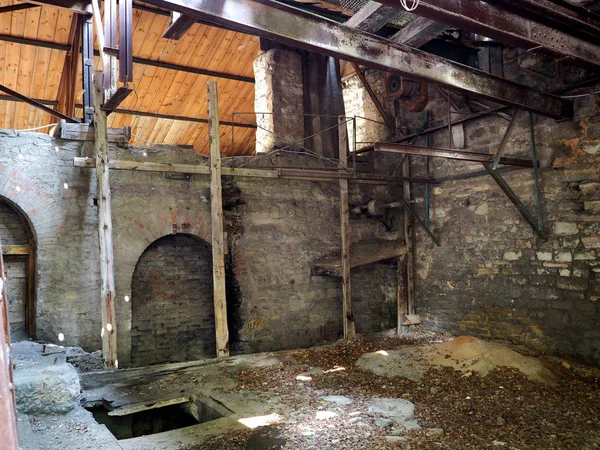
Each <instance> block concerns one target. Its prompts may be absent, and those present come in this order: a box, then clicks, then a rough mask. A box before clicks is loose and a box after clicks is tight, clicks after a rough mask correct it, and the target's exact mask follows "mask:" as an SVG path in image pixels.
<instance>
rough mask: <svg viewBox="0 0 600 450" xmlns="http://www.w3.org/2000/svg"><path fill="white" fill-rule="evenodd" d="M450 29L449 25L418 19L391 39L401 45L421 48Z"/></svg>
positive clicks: (423, 18) (422, 18)
mask: <svg viewBox="0 0 600 450" xmlns="http://www.w3.org/2000/svg"><path fill="white" fill-rule="evenodd" d="M448 28H449V27H448V25H445V24H443V23H440V22H435V21H433V20H429V19H426V18H425V17H417V18H415V19H414V20H411V21H410V22H409V23H408V24H407V25H406V26H405V27H404V28H402V29H401V30H400V31H398V32H397V33H396V34H394V35H392V36H391V37H390V38H389V39H390V40H391V41H394V42H398V43H400V44H406V45H410V46H411V47H415V48H419V47H422V46H424V45H425V44H427V43H428V42H429V41H432V40H434V39H435V38H436V37H438V36H439V35H440V34H442V33H443V32H444V31H446V30H447V29H448Z"/></svg>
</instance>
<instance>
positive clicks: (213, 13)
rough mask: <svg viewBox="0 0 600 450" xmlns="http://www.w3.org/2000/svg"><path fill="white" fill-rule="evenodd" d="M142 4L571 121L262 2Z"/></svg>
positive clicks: (521, 96) (425, 58) (510, 93)
mask: <svg viewBox="0 0 600 450" xmlns="http://www.w3.org/2000/svg"><path fill="white" fill-rule="evenodd" d="M146 3H149V4H152V5H154V6H157V7H159V8H164V9H168V10H172V11H176V12H179V13H182V14H186V15H188V16H191V17H194V18H196V19H199V20H203V21H206V22H209V23H213V24H215V25H218V26H226V27H228V28H231V29H234V30H236V31H240V32H244V33H249V34H254V35H257V36H260V37H264V38H266V39H271V40H274V41H278V42H281V43H284V44H287V45H291V46H295V47H299V48H304V49H306V50H310V51H313V52H317V53H321V54H324V55H328V56H333V57H336V58H340V59H344V60H347V61H350V62H354V63H359V64H363V65H366V66H369V67H373V68H376V69H381V70H384V71H388V72H393V73H397V74H399V75H403V76H408V77H410V78H411V79H416V80H421V81H427V82H431V83H436V84H440V85H445V86H449V87H452V88H453V89H456V90H459V91H462V92H465V93H470V94H476V95H479V96H481V97H484V98H487V99H489V100H493V101H496V102H499V103H502V104H506V105H511V106H516V107H518V108H520V109H524V110H527V111H531V112H535V113H538V114H542V115H544V116H548V117H552V118H556V119H564V118H569V119H570V118H572V117H573V104H572V102H570V101H567V100H564V99H561V98H559V97H556V96H553V95H550V94H546V93H544V92H541V91H536V90H534V89H531V88H528V87H526V86H523V85H520V84H518V83H514V82H511V81H508V80H504V79H502V78H499V77H495V76H493V75H490V74H487V73H485V72H483V71H480V70H477V69H473V68H471V67H468V66H464V65H462V64H458V63H456V62H453V61H449V60H446V59H444V58H440V57H438V56H435V55H431V54H429V53H426V52H423V51H421V50H417V49H414V48H411V47H409V46H407V45H403V44H398V43H394V42H391V41H388V40H386V39H383V38H380V37H377V36H374V35H372V34H369V33H366V32H362V31H358V30H352V29H350V28H348V27H346V26H344V25H340V24H339V23H337V22H334V21H331V20H328V19H324V18H322V17H319V16H316V15H314V14H310V13H306V12H304V11H301V10H299V9H296V8H292V7H289V6H285V5H281V4H279V3H272V2H270V1H267V0H210V1H207V0H201V1H192V0H148V1H146Z"/></svg>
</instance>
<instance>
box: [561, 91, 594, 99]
mask: <svg viewBox="0 0 600 450" xmlns="http://www.w3.org/2000/svg"><path fill="white" fill-rule="evenodd" d="M596 94H600V91H596V92H589V93H587V94H575V95H561V96H560V98H579V97H589V96H590V95H596Z"/></svg>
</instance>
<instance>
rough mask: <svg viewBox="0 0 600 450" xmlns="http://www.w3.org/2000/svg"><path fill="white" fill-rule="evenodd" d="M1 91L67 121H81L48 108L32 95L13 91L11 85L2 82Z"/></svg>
mask: <svg viewBox="0 0 600 450" xmlns="http://www.w3.org/2000/svg"><path fill="white" fill-rule="evenodd" d="M0 91H3V92H6V93H7V94H8V95H9V96H11V97H14V98H15V99H17V100H19V101H21V102H24V103H27V104H28V105H31V106H33V107H35V108H37V109H41V110H42V111H44V112H45V113H48V114H50V115H51V116H54V117H58V118H59V119H64V120H66V121H67V122H70V123H77V122H79V121H78V120H77V119H73V118H72V117H69V116H65V115H64V114H62V113H59V112H58V111H55V110H53V109H52V108H48V107H47V106H46V105H44V104H43V103H40V102H38V101H37V100H34V99H32V98H30V97H27V96H26V95H23V94H20V93H19V92H17V91H13V90H12V89H10V88H9V87H6V86H4V85H2V84H0Z"/></svg>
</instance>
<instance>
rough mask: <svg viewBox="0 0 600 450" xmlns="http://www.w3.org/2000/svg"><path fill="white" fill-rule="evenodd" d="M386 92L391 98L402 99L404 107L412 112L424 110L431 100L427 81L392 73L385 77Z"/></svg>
mask: <svg viewBox="0 0 600 450" xmlns="http://www.w3.org/2000/svg"><path fill="white" fill-rule="evenodd" d="M385 94H386V97H387V98H388V99H389V100H400V103H402V106H403V107H404V109H406V110H407V111H411V112H420V111H423V110H424V109H425V106H427V101H428V100H429V96H428V91H427V83H423V82H419V81H415V80H409V79H406V78H403V77H401V76H400V75H396V74H392V73H390V74H388V75H387V76H386V77H385Z"/></svg>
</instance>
